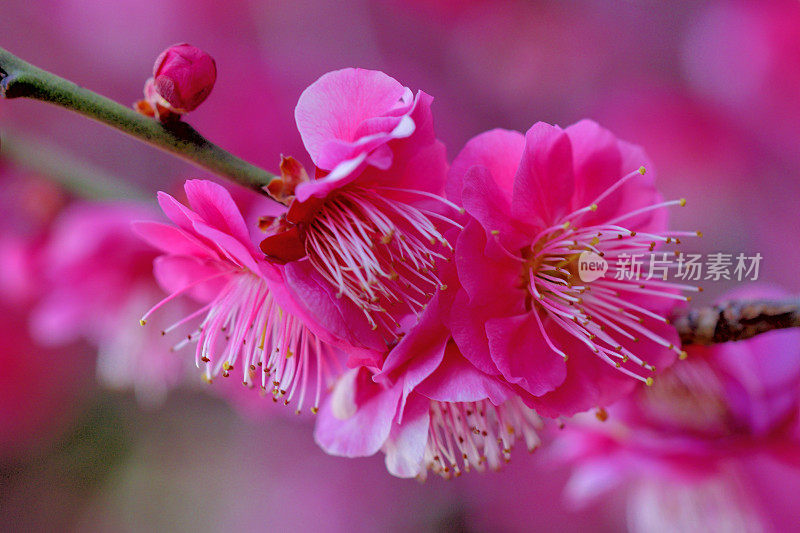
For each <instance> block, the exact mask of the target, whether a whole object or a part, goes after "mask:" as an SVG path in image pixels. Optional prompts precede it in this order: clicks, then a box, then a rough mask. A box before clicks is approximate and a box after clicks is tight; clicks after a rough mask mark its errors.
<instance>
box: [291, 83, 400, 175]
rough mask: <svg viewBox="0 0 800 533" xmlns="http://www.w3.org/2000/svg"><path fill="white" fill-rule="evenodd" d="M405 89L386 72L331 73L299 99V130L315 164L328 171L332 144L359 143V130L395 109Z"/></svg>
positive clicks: (296, 116)
mask: <svg viewBox="0 0 800 533" xmlns="http://www.w3.org/2000/svg"><path fill="white" fill-rule="evenodd" d="M404 92H405V88H404V87H403V86H402V85H401V84H400V83H398V82H397V81H396V80H394V79H393V78H391V77H389V76H387V75H386V74H384V73H383V72H379V71H375V70H364V69H354V68H348V69H342V70H337V71H334V72H329V73H327V74H324V75H323V76H322V77H320V78H319V79H318V80H317V81H315V82H314V83H312V84H311V85H310V86H309V87H308V88H307V89H306V90H305V91H303V93H302V94H301V95H300V99H299V100H298V102H297V107H296V108H295V120H296V121H297V129H298V130H299V131H300V136H301V137H302V139H303V144H304V145H305V147H306V150H307V151H308V153H309V154H310V155H311V159H312V160H313V161H314V163H315V164H316V165H317V166H319V167H321V168H325V169H330V168H333V166H335V164H336V162H338V161H339V160H338V159H336V160H335V162H334V165H331V166H326V164H325V163H326V162H328V161H326V160H328V159H330V158H331V157H330V156H331V155H335V154H328V153H326V149H328V147H327V146H326V145H327V143H328V142H329V141H335V140H342V141H347V142H352V141H356V140H358V138H359V135H358V128H359V126H360V125H361V123H362V122H363V121H365V120H367V119H370V118H373V117H376V116H381V115H384V114H385V113H386V112H387V111H388V110H390V109H392V108H393V107H394V106H395V105H396V104H397V103H398V101H399V100H400V98H401V97H402V96H403V94H404Z"/></svg>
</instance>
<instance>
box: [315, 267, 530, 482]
mask: <svg viewBox="0 0 800 533" xmlns="http://www.w3.org/2000/svg"><path fill="white" fill-rule="evenodd" d="M450 270H453V269H452V268H451V269H450ZM443 275H445V273H444V272H443ZM449 281H450V280H448V282H449ZM451 292H452V291H451ZM451 303H452V297H451V296H450V295H449V294H447V291H439V292H437V294H436V295H435V296H434V297H433V299H432V300H431V302H430V304H429V305H428V307H427V308H426V309H425V311H424V313H423V316H422V319H421V320H420V322H419V323H418V324H417V325H416V327H414V328H412V329H411V330H410V331H409V332H408V333H407V334H406V335H405V336H403V338H402V339H401V340H400V342H399V343H398V344H397V345H396V346H395V347H394V348H393V349H392V350H391V351H390V352H389V355H388V356H387V358H386V361H385V362H384V364H383V368H382V370H381V371H380V372H378V373H375V372H374V371H371V370H370V369H368V368H365V367H360V368H354V369H351V370H349V371H348V372H347V373H345V374H344V375H343V376H342V377H341V378H340V379H339V380H338V381H337V383H336V385H335V387H334V390H333V392H332V394H331V395H330V397H329V399H328V401H327V402H326V403H325V404H324V406H323V408H322V411H321V413H320V417H319V419H318V420H317V426H316V430H315V439H316V441H317V443H318V444H319V445H320V446H321V447H322V448H323V449H324V450H325V451H326V452H328V453H330V454H333V455H341V456H345V457H360V456H368V455H372V454H374V453H376V452H377V451H378V450H382V451H383V452H384V454H385V455H386V467H387V469H388V470H389V472H390V473H392V474H394V475H396V476H399V477H417V478H420V479H424V478H425V477H426V476H427V473H428V471H431V472H433V473H435V474H438V475H440V476H442V477H445V478H450V477H451V476H454V475H455V476H459V475H460V474H461V473H462V472H469V471H471V470H473V469H474V470H478V471H483V470H485V469H486V468H487V467H489V468H492V469H497V468H499V467H500V466H501V465H502V464H503V463H504V462H507V461H508V460H509V459H510V453H511V449H512V447H513V446H514V443H515V441H516V440H519V439H522V440H523V441H524V442H525V444H526V446H527V448H528V449H529V450H530V451H533V450H534V449H536V448H537V447H538V445H539V443H540V441H539V437H538V434H537V430H538V429H540V427H541V419H540V418H539V416H538V415H537V414H536V412H535V411H533V410H532V409H530V408H528V407H527V406H525V404H524V403H523V402H522V401H521V400H520V398H519V396H518V395H516V394H515V391H514V390H513V388H512V387H511V386H509V385H508V384H507V383H504V382H503V381H502V380H501V379H499V378H498V377H496V376H490V375H487V374H485V373H483V372H481V371H480V370H478V369H477V368H475V367H474V366H473V365H472V364H471V363H470V362H469V361H467V360H466V359H465V358H464V357H463V356H462V355H461V353H460V352H459V350H458V348H457V347H456V345H455V343H454V342H453V341H452V339H451V337H450V334H449V332H448V330H447V328H446V327H445V325H444V322H443V319H444V317H445V315H446V310H447V309H448V307H449V305H451Z"/></svg>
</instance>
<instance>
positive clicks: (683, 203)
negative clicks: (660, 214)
mask: <svg viewBox="0 0 800 533" xmlns="http://www.w3.org/2000/svg"><path fill="white" fill-rule="evenodd" d="M678 203H680V205H681V207H683V206H685V205H686V198H681V199H680V202H678Z"/></svg>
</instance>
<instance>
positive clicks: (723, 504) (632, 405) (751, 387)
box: [554, 288, 800, 531]
mask: <svg viewBox="0 0 800 533" xmlns="http://www.w3.org/2000/svg"><path fill="white" fill-rule="evenodd" d="M728 296H729V297H730V298H734V299H735V298H774V299H778V298H785V297H786V296H787V295H786V294H784V293H783V292H782V291H780V290H777V289H771V288H760V289H758V290H754V289H748V290H740V291H737V292H734V293H732V294H729V295H728ZM799 346H800V334H798V333H797V332H794V331H782V332H772V333H769V334H765V335H763V336H759V337H756V338H754V339H751V340H747V341H742V342H737V343H727V344H721V345H717V346H714V347H710V348H707V347H688V348H687V351H688V354H689V356H688V359H687V360H686V361H683V362H681V363H680V364H677V365H675V366H673V367H672V368H670V369H669V370H667V372H666V373H664V374H663V375H662V376H660V377H659V380H658V382H657V383H655V385H654V386H653V387H650V388H639V389H638V390H637V391H635V392H634V394H632V395H631V396H629V397H627V398H625V399H624V400H622V401H621V402H619V403H617V404H616V405H614V406H613V407H612V408H610V409H609V410H608V416H609V418H608V420H606V421H605V422H602V423H598V422H596V421H595V422H594V423H591V421H588V422H587V421H580V422H579V421H577V420H576V421H575V422H574V423H570V424H567V428H566V429H565V430H564V434H563V435H562V436H561V437H560V438H559V440H558V441H557V442H556V443H555V444H554V450H560V455H561V459H562V460H565V461H568V462H570V463H572V464H573V467H574V474H573V477H572V480H571V482H570V485H569V486H568V495H569V496H570V497H571V498H572V499H573V500H574V501H577V502H579V503H583V502H587V501H589V500H590V499H593V498H595V497H598V496H600V495H602V494H603V493H605V492H606V491H609V490H618V489H620V488H622V487H627V488H628V489H629V491H628V495H629V506H630V509H631V513H630V514H629V516H630V520H631V527H632V528H633V529H634V530H637V531H645V530H653V529H654V528H655V529H663V528H665V527H667V524H669V525H670V527H677V525H678V524H684V525H685V526H687V527H689V526H691V527H692V528H697V527H701V526H702V525H705V526H706V527H712V528H716V527H722V526H721V525H720V524H727V525H728V526H729V527H732V528H750V529H747V530H773V529H774V530H776V531H780V530H785V527H782V526H781V525H780V524H781V521H782V520H783V521H784V522H783V524H784V526H785V525H788V524H789V523H791V522H792V514H794V513H796V509H795V508H794V505H793V504H791V505H787V503H788V502H789V498H781V497H780V496H779V494H780V492H781V489H780V484H781V483H787V486H789V485H791V483H795V486H796V483H797V481H800V446H799V445H798V439H800V348H799ZM680 495H683V496H680ZM685 520H691V523H686V522H682V521H685Z"/></svg>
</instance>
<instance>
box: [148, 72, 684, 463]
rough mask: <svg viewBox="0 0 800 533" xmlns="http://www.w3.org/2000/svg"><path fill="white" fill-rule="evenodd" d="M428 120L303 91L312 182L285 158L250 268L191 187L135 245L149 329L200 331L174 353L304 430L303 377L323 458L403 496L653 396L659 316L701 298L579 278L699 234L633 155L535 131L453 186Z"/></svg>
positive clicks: (662, 328) (587, 124)
mask: <svg viewBox="0 0 800 533" xmlns="http://www.w3.org/2000/svg"><path fill="white" fill-rule="evenodd" d="M431 101H432V99H431V97H430V96H428V95H427V94H425V93H423V92H419V93H417V94H416V95H414V94H413V93H412V92H411V91H410V89H408V88H406V87H404V86H402V85H401V84H400V83H398V82H397V81H395V80H393V79H392V78H390V77H388V76H386V75H385V74H383V73H381V72H376V71H367V70H361V69H345V70H340V71H336V72H331V73H328V74H326V75H324V76H322V77H321V78H320V79H319V80H317V81H316V82H315V83H314V84H312V85H311V86H310V87H309V88H308V89H306V91H304V92H303V94H302V95H301V97H300V101H299V103H298V105H297V109H296V113H295V116H296V120H297V124H298V129H299V130H300V134H301V136H302V138H303V142H304V144H305V146H306V148H307V149H308V152H309V154H310V156H311V159H312V160H313V162H314V164H315V165H316V171H315V172H313V173H309V172H307V171H306V170H305V168H304V167H303V166H302V165H301V164H300V163H299V162H298V161H297V160H296V159H294V158H291V157H283V158H282V160H281V164H280V176H279V177H278V178H276V179H275V180H273V181H272V182H271V183H270V185H269V186H268V187H267V191H266V192H267V193H268V194H269V196H271V198H272V199H273V200H274V201H270V203H269V204H263V205H256V206H255V207H253V209H255V210H256V211H258V210H260V214H261V217H260V220H259V222H258V226H259V228H260V229H261V230H262V231H265V232H266V233H267V236H266V238H264V239H263V240H261V243H260V249H258V248H256V246H255V244H254V242H256V241H257V240H258V239H259V238H260V237H258V236H257V234H251V232H250V230H253V229H255V227H252V228H248V226H247V225H246V224H245V221H244V218H243V217H242V215H241V212H240V210H239V208H238V207H237V205H236V204H235V203H234V202H233V200H232V199H231V197H230V195H229V194H228V193H227V192H226V191H225V190H224V189H222V188H221V187H219V186H217V185H214V184H212V183H210V182H207V181H200V180H193V181H189V182H187V183H186V194H187V198H188V201H189V207H187V206H185V205H183V204H181V203H179V202H178V201H177V200H175V199H174V198H172V197H171V196H169V195H166V194H163V193H162V194H161V195H160V196H159V202H160V204H161V207H162V209H163V210H164V212H165V213H166V214H167V216H168V217H169V218H170V220H171V221H172V225H164V224H159V223H140V224H138V225H137V231H138V232H139V234H140V235H142V236H143V237H144V238H145V239H146V240H147V241H148V242H150V243H151V244H153V245H155V246H156V247H157V248H159V249H160V250H161V251H162V253H163V255H161V256H160V257H159V258H158V259H156V262H155V273H156V277H157V279H158V280H159V283H160V284H161V286H162V287H164V289H165V290H167V292H168V293H170V296H168V297H167V298H166V299H165V300H164V301H163V302H162V303H160V304H158V305H157V306H155V307H154V308H153V309H152V310H151V311H150V312H148V313H147V314H146V315H145V317H143V319H142V321H143V322H145V321H147V320H149V317H150V316H151V315H152V314H153V313H155V312H156V311H157V310H159V309H160V308H161V306H162V305H163V304H166V303H168V302H170V301H171V300H172V299H173V298H176V297H177V296H179V295H189V296H191V297H193V298H194V299H196V300H197V301H198V302H199V307H198V308H197V309H196V311H194V312H192V313H190V314H189V315H187V316H185V317H184V318H183V319H181V320H179V321H178V322H176V323H175V324H174V325H172V326H170V327H168V328H166V329H165V333H169V332H170V331H172V330H174V329H175V328H178V327H179V326H182V325H184V324H186V323H189V322H193V323H194V326H192V327H191V328H190V330H189V331H191V333H189V334H188V335H187V336H186V337H185V338H184V339H183V340H182V341H181V342H179V343H178V344H179V345H183V344H189V343H196V351H195V354H196V355H195V362H196V364H197V365H198V366H199V367H201V368H203V369H204V372H205V377H206V379H208V380H209V381H210V380H211V378H213V377H214V376H216V375H218V374H221V375H223V376H229V375H230V373H231V371H232V370H233V369H234V367H238V366H239V365H241V369H242V376H243V379H242V381H243V382H244V384H245V385H247V386H249V387H253V386H257V385H260V388H261V389H262V390H263V391H270V390H271V392H272V395H273V398H274V399H276V400H277V399H278V398H283V399H284V401H285V402H286V403H289V402H290V401H292V400H293V399H294V398H295V397H296V396H297V397H299V400H298V404H299V406H298V411H299V410H300V409H301V408H302V406H303V405H304V401H305V400H304V399H305V397H306V389H307V384H308V381H309V379H312V380H313V381H314V382H315V393H314V400H313V408H312V412H315V413H316V412H317V410H318V409H321V412H320V414H319V417H318V419H317V426H316V431H315V438H316V440H317V442H318V443H319V444H320V446H322V447H323V448H324V449H325V450H326V451H328V452H329V453H331V454H335V455H342V456H347V457H355V456H365V455H372V454H374V453H376V452H377V451H379V450H382V451H383V452H384V453H385V455H386V464H387V467H388V469H389V470H390V471H391V472H392V473H393V474H395V475H398V476H403V477H425V476H426V475H427V472H428V471H429V470H430V471H432V472H434V473H437V474H440V475H443V476H445V477H449V476H450V475H458V474H460V473H461V472H463V471H469V470H471V469H477V470H483V469H485V468H487V467H491V468H497V467H499V466H500V465H501V464H502V463H503V462H505V461H507V460H508V459H509V458H510V451H511V447H512V445H513V444H514V441H515V440H517V441H518V440H524V441H525V443H526V445H527V447H528V448H529V449H534V448H536V447H537V446H538V444H539V437H538V435H537V429H539V428H540V427H541V424H542V422H541V419H540V415H543V416H547V417H560V416H570V415H573V414H575V413H577V412H580V411H584V410H587V409H590V408H592V407H595V406H604V405H608V404H610V403H611V402H613V401H615V400H617V399H618V398H620V397H621V396H623V395H624V394H626V393H627V392H630V391H631V390H632V389H633V387H634V385H635V384H636V383H637V380H639V381H642V382H646V383H647V384H652V382H653V378H652V376H651V374H652V373H653V372H655V369H656V367H659V368H663V367H665V366H668V365H669V364H671V363H672V362H673V361H674V359H675V358H676V357H677V356H679V355H680V356H684V355H685V353H684V352H682V351H681V350H680V348H679V347H678V346H677V336H676V334H675V331H674V329H673V328H672V326H670V325H669V323H668V320H667V317H668V315H669V313H670V312H671V310H672V308H673V307H674V306H675V305H676V304H678V303H680V302H684V301H686V300H687V299H688V298H687V297H685V296H683V295H681V291H683V290H694V288H692V287H687V286H681V285H674V284H672V283H669V282H666V281H662V280H656V279H653V280H636V281H631V280H628V281H625V280H623V281H615V280H612V279H603V278H601V279H599V280H595V281H593V282H592V283H591V284H589V283H588V282H587V283H584V282H582V281H581V280H579V279H578V272H577V257H578V256H579V255H580V254H581V253H582V252H592V253H595V254H599V255H600V256H603V257H605V258H606V260H607V261H608V262H609V263H610V265H611V266H610V271H609V273H610V274H614V273H615V272H616V270H617V269H618V268H619V266H618V263H617V259H618V258H619V257H621V256H622V255H623V254H625V253H640V252H647V251H653V250H654V249H655V248H657V247H660V246H662V245H667V244H670V243H673V242H678V241H679V237H684V236H688V235H689V234H688V233H686V232H669V231H667V229H666V211H667V208H668V207H670V206H672V205H683V204H684V203H685V201H683V200H680V201H672V202H664V201H662V199H661V196H660V195H659V193H658V192H657V190H656V189H655V186H654V183H653V178H652V173H650V174H646V173H645V166H644V165H646V164H647V158H646V156H645V155H644V153H643V152H642V150H641V149H640V148H638V147H636V146H633V145H630V144H628V143H626V142H624V141H621V140H619V139H617V138H616V137H615V136H614V135H613V134H611V133H610V132H608V131H606V130H604V129H603V128H601V127H600V126H598V125H597V124H595V123H593V122H591V121H583V122H579V123H578V124H575V125H573V126H570V127H568V128H566V129H561V128H559V127H557V126H551V125H548V124H544V123H538V124H535V125H534V126H533V127H532V128H531V129H530V130H529V131H528V132H527V133H526V134H524V135H523V134H522V133H517V132H510V131H504V130H493V131H490V132H486V133H484V134H481V135H479V136H477V137H476V138H474V139H473V140H471V141H470V142H469V143H468V144H467V145H466V147H465V148H464V149H463V150H462V152H461V153H460V154H459V155H458V157H457V158H456V159H455V161H454V162H453V165H452V168H450V170H449V173H448V172H447V162H446V159H445V153H444V147H443V145H442V144H441V143H440V142H439V141H437V140H436V136H435V132H434V130H433V119H432V114H431ZM445 189H446V194H447V196H448V199H445V198H444V197H443V195H444V194H445ZM462 205H463V208H462V207H460V206H462ZM253 226H255V224H253ZM691 235H694V234H691ZM451 243H454V244H455V256H453V251H452V246H451ZM665 255H666V254H665ZM454 257H455V260H453V258H454ZM310 376H311V377H310ZM314 376H315V377H314ZM329 385H330V387H329ZM328 389H330V394H329V395H327V396H326V397H325V398H323V396H324V393H325V392H326V391H327V390H328Z"/></svg>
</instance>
